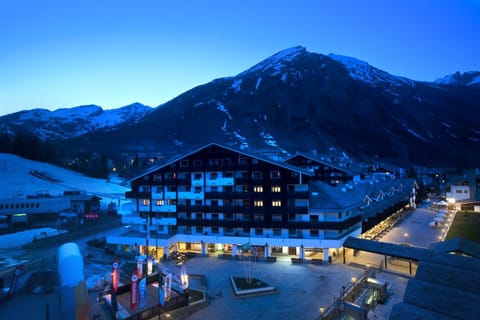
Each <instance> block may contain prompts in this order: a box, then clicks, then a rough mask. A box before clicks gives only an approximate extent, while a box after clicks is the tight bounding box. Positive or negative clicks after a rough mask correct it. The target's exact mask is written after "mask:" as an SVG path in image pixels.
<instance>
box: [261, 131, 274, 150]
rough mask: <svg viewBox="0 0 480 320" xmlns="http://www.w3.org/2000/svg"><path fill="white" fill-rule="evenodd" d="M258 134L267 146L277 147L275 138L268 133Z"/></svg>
mask: <svg viewBox="0 0 480 320" xmlns="http://www.w3.org/2000/svg"><path fill="white" fill-rule="evenodd" d="M260 136H261V137H262V139H263V140H264V141H265V143H266V144H268V145H269V146H272V147H278V144H277V141H275V138H274V137H273V136H272V135H271V134H270V133H266V132H260Z"/></svg>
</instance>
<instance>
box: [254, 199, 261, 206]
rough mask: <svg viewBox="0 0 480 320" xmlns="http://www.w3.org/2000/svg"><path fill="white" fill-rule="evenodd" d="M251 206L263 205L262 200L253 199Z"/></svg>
mask: <svg viewBox="0 0 480 320" xmlns="http://www.w3.org/2000/svg"><path fill="white" fill-rule="evenodd" d="M253 206H254V207H263V201H262V200H255V201H253Z"/></svg>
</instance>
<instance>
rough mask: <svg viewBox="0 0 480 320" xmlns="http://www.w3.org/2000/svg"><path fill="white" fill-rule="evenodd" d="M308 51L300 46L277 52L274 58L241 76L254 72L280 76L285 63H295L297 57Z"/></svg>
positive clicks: (266, 60) (264, 61)
mask: <svg viewBox="0 0 480 320" xmlns="http://www.w3.org/2000/svg"><path fill="white" fill-rule="evenodd" d="M306 52H307V50H306V49H305V48H304V47H301V46H298V47H293V48H289V49H285V50H282V51H280V52H277V53H276V54H274V55H273V56H271V57H269V58H267V59H265V60H263V61H262V62H260V63H258V64H256V65H255V66H253V67H252V68H250V69H248V70H246V71H244V72H242V73H240V74H239V76H244V75H247V74H249V73H252V72H258V71H260V72H267V71H268V74H269V75H272V76H275V75H278V74H280V72H281V71H282V69H284V68H285V63H287V62H291V61H293V60H294V59H295V58H296V57H298V56H300V55H302V54H304V53H306Z"/></svg>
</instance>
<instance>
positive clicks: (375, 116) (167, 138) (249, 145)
mask: <svg viewBox="0 0 480 320" xmlns="http://www.w3.org/2000/svg"><path fill="white" fill-rule="evenodd" d="M465 75H468V77H469V79H468V81H467V78H465V79H466V80H465V81H463V82H461V81H459V80H458V79H457V80H456V85H451V84H452V82H451V81H449V84H450V85H445V84H442V83H438V82H418V81H414V80H410V79H407V78H404V77H399V76H395V75H391V74H389V73H388V72H385V71H383V70H380V69H377V68H375V67H373V66H371V65H369V64H368V63H367V62H363V61H360V60H357V59H354V58H349V57H344V56H339V55H334V54H330V55H322V54H318V53H312V52H308V51H307V50H306V49H305V48H303V47H294V48H289V49H286V50H283V51H280V52H278V53H276V54H274V55H273V56H271V57H269V58H267V59H265V60H263V61H261V62H259V63H258V64H256V65H254V66H253V67H251V68H249V69H247V70H246V71H244V72H241V73H239V74H237V75H236V76H233V77H225V78H220V79H215V80H213V81H211V82H210V83H207V84H204V85H201V86H198V87H196V88H193V89H191V90H188V91H187V92H185V93H183V94H181V95H180V96H178V97H176V98H174V99H172V100H171V101H169V102H167V103H165V104H163V105H162V107H161V108H155V109H153V110H152V111H151V112H148V113H146V115H145V116H143V117H138V118H132V119H128V120H125V121H123V122H122V123H121V124H120V125H116V126H114V127H108V128H107V127H105V128H106V129H99V128H101V126H99V125H96V126H92V127H94V128H95V130H96V131H95V133H85V134H84V135H83V136H82V137H81V138H72V139H68V140H65V144H66V145H68V150H69V151H70V152H72V150H73V151H74V150H90V151H92V152H97V153H102V154H106V155H108V156H109V157H110V158H114V155H118V154H120V153H128V154H130V155H131V154H136V153H141V152H157V154H158V153H162V156H168V155H176V154H180V153H184V152H188V151H190V150H192V149H193V148H198V147H199V146H201V145H204V144H207V143H209V142H217V143H221V144H226V145H229V146H231V147H236V148H239V149H243V150H247V151H250V152H264V153H270V154H275V155H277V156H279V155H287V154H291V153H294V152H296V151H301V152H313V153H317V154H322V153H324V151H328V150H330V149H331V148H335V149H336V150H338V151H339V152H343V151H345V152H346V153H347V154H349V155H351V156H352V157H353V158H357V159H359V158H360V159H362V158H370V159H371V158H375V159H378V158H381V159H389V160H392V161H395V162H398V163H402V164H403V165H410V164H415V163H417V164H428V165H452V166H453V165H472V163H477V161H480V130H479V129H478V128H480V120H478V119H480V117H479V113H480V110H479V109H478V101H480V88H479V87H480V86H478V85H476V82H475V81H477V80H476V79H477V75H478V72H477V73H475V72H472V73H465V74H463V76H465ZM462 79H463V78H462ZM472 82H473V83H472ZM40 118H42V119H43V117H40ZM0 120H1V118H0ZM17 121H18V119H17ZM39 121H40V120H39ZM0 123H2V122H0ZM49 123H50V120H48V121H45V123H44V127H48V124H49ZM56 127H59V125H58V124H57V125H56ZM81 128H82V129H84V130H87V131H88V128H87V129H85V128H86V127H85V126H82V127H81ZM113 128H114V129H115V130H112V129H113ZM82 132H84V131H82ZM59 136H60V135H59ZM76 136H78V135H76ZM64 149H66V148H64ZM446 150H448V152H446ZM325 153H328V152H325Z"/></svg>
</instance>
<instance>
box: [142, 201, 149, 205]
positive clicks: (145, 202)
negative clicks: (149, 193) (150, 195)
mask: <svg viewBox="0 0 480 320" xmlns="http://www.w3.org/2000/svg"><path fill="white" fill-rule="evenodd" d="M142 204H143V205H144V206H148V205H149V204H150V200H148V199H143V200H142Z"/></svg>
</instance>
